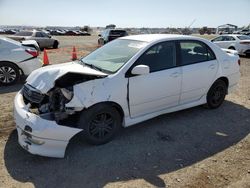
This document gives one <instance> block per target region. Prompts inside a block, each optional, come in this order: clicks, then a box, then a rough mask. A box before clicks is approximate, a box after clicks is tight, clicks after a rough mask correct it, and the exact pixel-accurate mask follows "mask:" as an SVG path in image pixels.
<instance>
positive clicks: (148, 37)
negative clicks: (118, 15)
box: [120, 34, 198, 42]
mask: <svg viewBox="0 0 250 188" xmlns="http://www.w3.org/2000/svg"><path fill="white" fill-rule="evenodd" d="M120 39H128V40H138V41H143V42H154V41H161V40H163V39H171V40H174V39H176V40H178V39H198V37H195V36H187V35H176V34H143V35H130V36H126V37H122V38H120Z"/></svg>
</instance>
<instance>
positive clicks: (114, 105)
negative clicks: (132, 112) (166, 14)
mask: <svg viewBox="0 0 250 188" xmlns="http://www.w3.org/2000/svg"><path fill="white" fill-rule="evenodd" d="M101 104H106V105H110V106H112V107H114V108H115V109H116V110H117V111H118V113H119V114H120V116H121V120H122V121H123V119H124V111H123V109H122V107H121V105H119V104H118V103H116V102H114V101H103V102H98V103H95V104H93V105H91V106H89V107H88V108H91V107H93V106H96V105H101ZM88 108H87V109H88ZM87 109H86V110H87Z"/></svg>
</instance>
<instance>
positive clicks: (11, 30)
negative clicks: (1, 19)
mask: <svg viewBox="0 0 250 188" xmlns="http://www.w3.org/2000/svg"><path fill="white" fill-rule="evenodd" d="M4 34H7V35H13V34H16V31H15V30H14V29H6V30H5V31H4Z"/></svg>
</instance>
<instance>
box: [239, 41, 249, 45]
mask: <svg viewBox="0 0 250 188" xmlns="http://www.w3.org/2000/svg"><path fill="white" fill-rule="evenodd" d="M240 44H245V45H248V44H250V42H246V41H243V42H240Z"/></svg>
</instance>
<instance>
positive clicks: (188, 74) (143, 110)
mask: <svg viewBox="0 0 250 188" xmlns="http://www.w3.org/2000/svg"><path fill="white" fill-rule="evenodd" d="M239 78H240V72H239V56H238V55H237V54H230V53H228V54H227V53H226V52H224V51H222V50H221V49H220V48H219V47H218V46H216V45H214V44H213V43H211V42H209V41H207V40H205V39H201V38H197V37H191V36H183V35H134V36H127V37H123V38H119V39H116V40H114V41H112V42H110V43H108V44H106V45H104V46H103V47H101V48H99V49H97V50H95V51H94V52H92V53H91V54H89V55H88V56H86V57H83V58H81V59H80V60H79V61H76V62H69V63H65V64H61V65H52V66H48V67H44V68H41V69H38V70H36V71H34V72H33V73H32V74H31V75H30V76H29V77H28V78H27V83H26V84H25V85H24V87H23V89H22V90H21V91H20V92H18V94H17V95H16V97H15V103H14V116H15V121H16V127H17V131H18V141H19V144H20V145H21V146H22V147H23V148H24V149H26V150H27V151H29V152H30V153H33V154H38V155H42V156H50V157H63V156H64V154H65V149H66V146H67V144H68V142H69V141H70V139H71V138H72V137H73V136H74V135H76V134H77V133H80V136H81V138H83V139H84V140H86V141H87V142H89V143H91V144H104V143H106V142H108V141H110V140H111V139H112V138H113V137H114V136H115V134H116V133H117V131H118V130H119V128H120V127H122V126H123V127H128V126H131V125H134V124H136V123H139V122H142V121H145V120H147V119H150V118H153V117H156V116H159V115H161V114H164V113H169V112H174V111H178V110H182V109H186V108H191V107H194V106H198V105H202V104H206V105H207V107H209V108H218V107H219V106H220V105H221V104H222V103H223V101H224V98H225V96H226V94H228V93H229V92H231V91H232V90H233V88H235V86H236V85H237V83H238V81H239Z"/></svg>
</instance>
